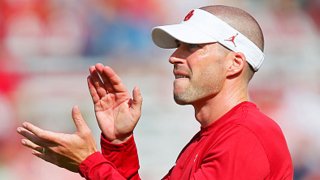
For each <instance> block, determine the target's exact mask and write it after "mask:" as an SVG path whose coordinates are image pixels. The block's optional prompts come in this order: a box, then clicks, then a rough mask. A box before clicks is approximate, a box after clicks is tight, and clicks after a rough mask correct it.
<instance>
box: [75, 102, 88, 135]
mask: <svg viewBox="0 0 320 180" xmlns="http://www.w3.org/2000/svg"><path fill="white" fill-rule="evenodd" d="M72 119H73V122H74V124H75V125H76V128H77V131H78V132H83V131H84V130H86V129H88V125H87V123H86V122H85V121H84V119H83V117H82V115H81V112H80V109H79V107H78V106H74V107H73V108H72Z"/></svg>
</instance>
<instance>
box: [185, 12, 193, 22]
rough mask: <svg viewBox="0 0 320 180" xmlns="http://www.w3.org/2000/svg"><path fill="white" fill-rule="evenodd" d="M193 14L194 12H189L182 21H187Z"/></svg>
mask: <svg viewBox="0 0 320 180" xmlns="http://www.w3.org/2000/svg"><path fill="white" fill-rule="evenodd" d="M193 12H194V10H192V11H190V12H189V13H188V14H187V15H186V17H185V18H184V20H183V21H188V20H189V19H190V18H191V17H192V16H193Z"/></svg>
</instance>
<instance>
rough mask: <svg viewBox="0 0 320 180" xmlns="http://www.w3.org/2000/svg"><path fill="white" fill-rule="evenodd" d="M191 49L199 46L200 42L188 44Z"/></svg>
mask: <svg viewBox="0 0 320 180" xmlns="http://www.w3.org/2000/svg"><path fill="white" fill-rule="evenodd" d="M188 46H189V49H195V48H199V47H200V46H199V44H188Z"/></svg>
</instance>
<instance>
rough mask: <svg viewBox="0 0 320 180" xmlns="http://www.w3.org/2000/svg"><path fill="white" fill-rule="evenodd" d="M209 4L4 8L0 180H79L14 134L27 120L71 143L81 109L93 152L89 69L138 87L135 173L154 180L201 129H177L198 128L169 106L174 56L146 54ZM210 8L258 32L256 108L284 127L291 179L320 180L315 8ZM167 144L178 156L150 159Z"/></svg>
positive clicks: (27, 0)
mask: <svg viewBox="0 0 320 180" xmlns="http://www.w3.org/2000/svg"><path fill="white" fill-rule="evenodd" d="M210 4H212V1H209V0H203V1H191V0H187V1H186V0H185V1H180V0H171V1H165V0H90V1H88V0H0V114H1V115H0V180H2V179H3V180H9V179H10V180H20V179H24V180H28V179H30V180H31V179H33V180H34V179H48V180H50V179H81V177H80V176H79V175H77V174H74V173H71V172H67V171H65V170H63V169H60V168H58V167H54V166H53V165H50V164H47V163H45V162H43V161H41V160H38V159H37V158H35V157H33V156H32V155H31V153H30V150H28V149H25V148H23V147H22V146H21V145H20V139H21V137H19V136H18V135H17V133H16V132H15V131H16V127H17V126H18V125H19V124H21V122H23V121H26V120H28V121H32V122H34V123H35V124H37V125H39V126H41V127H43V128H46V129H50V130H55V131H61V132H69V133H71V132H72V131H73V130H74V127H73V125H72V123H71V121H70V111H71V107H72V105H74V104H78V105H80V108H81V107H82V112H83V113H84V116H85V117H86V118H87V119H88V123H89V125H90V126H91V127H92V128H93V130H94V132H95V133H96V137H97V144H99V142H98V138H99V130H98V128H97V126H96V125H95V122H94V115H93V110H92V105H91V102H90V97H89V93H88V91H87V87H86V76H87V68H88V67H89V65H92V64H94V63H96V62H102V63H104V64H110V65H111V66H113V67H115V69H116V70H118V72H119V73H120V75H121V76H122V77H123V79H124V81H125V82H126V84H128V85H129V88H130V86H131V85H132V86H133V85H135V83H138V84H139V83H140V84H139V85H140V86H142V88H141V89H142V91H143V93H144V99H145V104H144V105H145V106H144V107H145V108H144V109H143V114H144V115H143V116H142V120H143V121H142V122H141V123H139V125H138V129H137V134H136V135H137V136H138V138H137V143H138V145H139V155H140V157H141V170H140V172H141V175H142V178H143V179H160V178H161V175H164V174H165V173H166V171H167V170H169V168H170V166H172V165H173V164H174V160H175V158H176V157H177V153H178V152H179V151H180V150H181V148H182V146H183V144H185V143H186V142H187V141H188V138H189V137H191V136H192V135H193V134H194V132H191V131H197V130H198V129H196V128H190V127H188V126H197V125H195V124H191V123H194V122H190V123H189V124H188V123H183V122H184V121H187V122H189V121H194V119H193V117H192V113H191V114H187V115H188V117H186V114H185V113H184V111H185V110H184V111H179V110H176V109H175V108H176V107H175V106H174V105H171V104H174V102H173V101H172V100H171V99H172V97H171V96H172V95H171V91H170V88H171V83H170V76H171V70H170V68H171V67H170V65H169V64H168V63H167V58H168V56H169V54H170V51H166V50H160V49H157V48H156V47H155V46H154V45H153V44H152V41H151V37H150V32H151V28H152V27H153V26H156V25H159V24H170V23H173V22H177V21H181V19H182V17H184V15H185V14H186V13H187V12H189V10H190V9H192V8H196V7H201V6H205V5H210ZM214 4H225V5H233V6H237V7H240V8H243V9H245V10H247V11H249V12H250V13H251V14H253V15H254V16H255V17H256V18H257V20H258V22H259V23H260V24H261V26H262V29H263V31H264V34H265V41H266V46H265V47H266V48H265V53H266V60H265V63H264V65H263V68H261V70H259V72H258V73H257V74H256V76H255V78H254V79H253V82H252V85H251V86H252V89H251V94H252V100H253V101H255V102H256V103H257V104H258V106H259V107H260V108H261V110H262V111H264V112H265V113H266V114H268V115H270V116H271V117H272V118H274V119H275V120H276V121H277V122H278V123H279V124H280V126H281V127H282V129H283V131H284V134H285V136H286V139H287V141H288V145H289V148H290V152H291V154H292V158H293V161H294V166H295V179H296V180H316V179H320V154H319V152H320V141H318V138H319V137H320V121H319V116H320V111H319V110H320V81H319V79H318V77H319V75H320V61H319V57H320V51H319V50H320V49H319V47H320V0H268V1H262V0H237V1H234V0H216V1H214ZM166 63H167V64H166ZM155 64H156V65H155ZM167 81H168V82H169V83H168V82H167ZM164 101H167V102H164ZM159 107H161V108H162V107H163V108H162V109H163V110H161V108H159ZM169 107H170V108H169ZM172 109H174V111H173V110H172ZM190 111H192V110H190ZM168 112H172V114H171V116H170V115H166V114H167V113H168ZM174 113H176V114H175V115H173V114H174ZM164 114H165V115H164ZM190 115H191V117H190ZM156 117H157V118H158V119H157V120H156ZM160 117H161V118H162V119H164V118H166V119H168V118H170V121H169V120H168V121H166V120H162V119H161V118H160ZM144 119H146V120H145V121H144ZM147 119H154V120H153V121H152V120H147ZM177 119H179V120H177ZM164 122H166V123H165V124H164ZM174 122H176V123H174ZM181 122H182V123H181ZM161 123H163V124H161ZM172 126H174V127H172ZM172 128H173V129H172ZM177 128H178V129H177ZM179 128H180V130H179ZM166 129H167V133H164V132H163V131H165V130H166ZM177 132H179V133H177ZM170 133H171V134H170ZM173 136H174V137H173ZM186 136H187V137H188V138H186ZM139 138H140V141H139ZM165 138H167V139H165ZM141 139H142V140H143V142H142V140H141ZM155 140H156V141H155ZM167 140H173V141H174V140H176V141H179V143H181V146H178V147H175V145H176V142H171V143H172V144H171V146H172V147H169V148H167V149H166V150H164V151H163V152H160V153H162V154H159V156H158V157H156V156H154V155H153V153H155V154H156V153H159V149H156V148H154V149H152V146H153V144H152V143H157V142H163V143H168V142H167ZM148 143H149V144H148ZM160 144H161V143H160ZM179 145H180V144H179ZM166 146H168V145H166ZM154 147H158V146H157V145H155V146H154ZM170 148H172V149H170ZM151 151H153V152H151ZM173 152H174V153H173ZM162 163H163V164H164V165H163V166H161V167H159V164H162ZM157 165H158V166H157Z"/></svg>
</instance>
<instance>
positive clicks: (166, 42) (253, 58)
mask: <svg viewBox="0 0 320 180" xmlns="http://www.w3.org/2000/svg"><path fill="white" fill-rule="evenodd" d="M152 40H153V42H154V43H155V44H156V45H157V46H159V47H160V48H165V49H170V48H177V42H176V40H178V41H181V42H184V43H187V44H205V43H213V42H219V43H220V44H222V45H223V46H225V47H227V48H228V49H230V50H232V51H234V52H242V53H243V54H244V55H245V57H246V60H247V62H248V63H249V64H250V65H251V66H252V68H253V69H254V70H255V71H258V69H259V68H260V66H261V65H262V62H263V60H264V53H263V52H262V51H261V50H260V48H258V47H257V46H256V45H255V44H254V43H253V42H252V41H250V40H249V39H248V38H247V37H246V36H244V35H243V34H241V33H240V32H239V31H238V30H236V29H234V28H233V27H232V26H230V25H229V24H227V23H226V22H224V21H222V20H221V19H219V18H218V17H216V16H215V15H213V14H211V13H209V12H207V11H204V10H201V9H194V10H192V11H190V12H189V13H188V14H187V16H186V17H185V18H184V20H183V21H182V22H181V23H180V24H173V25H165V26H157V27H154V28H153V29H152Z"/></svg>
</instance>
